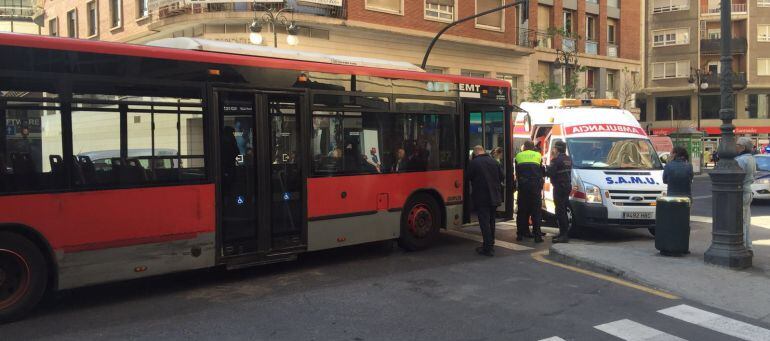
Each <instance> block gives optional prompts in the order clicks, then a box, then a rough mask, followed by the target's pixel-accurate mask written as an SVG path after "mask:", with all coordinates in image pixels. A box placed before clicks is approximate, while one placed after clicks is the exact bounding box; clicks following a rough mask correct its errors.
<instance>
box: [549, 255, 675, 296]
mask: <svg viewBox="0 0 770 341" xmlns="http://www.w3.org/2000/svg"><path fill="white" fill-rule="evenodd" d="M548 251H549V252H548V255H547V256H546V257H547V258H548V259H551V260H553V261H556V262H559V263H563V264H567V265H572V266H576V267H578V268H581V269H585V270H588V271H593V272H598V273H603V274H606V275H610V276H614V277H618V278H621V279H624V280H627V281H629V282H633V283H636V284H640V285H644V286H647V287H650V288H654V289H658V290H661V291H665V292H670V293H672V294H676V295H677V296H680V297H681V296H682V295H681V294H680V293H677V292H676V291H674V290H671V289H668V288H662V287H660V285H658V284H655V283H652V282H649V281H647V280H645V279H643V278H641V277H639V276H636V275H635V274H632V273H629V272H628V271H626V270H623V269H621V268H617V267H614V266H611V265H607V264H602V263H599V262H597V261H594V260H590V259H585V258H582V257H575V256H573V255H569V254H567V253H564V252H562V251H559V250H557V249H555V248H554V247H553V246H551V247H550V248H549V250H548Z"/></svg>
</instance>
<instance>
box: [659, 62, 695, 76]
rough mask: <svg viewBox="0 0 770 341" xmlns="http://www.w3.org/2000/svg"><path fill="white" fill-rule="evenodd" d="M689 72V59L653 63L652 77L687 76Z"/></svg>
mask: <svg viewBox="0 0 770 341" xmlns="http://www.w3.org/2000/svg"><path fill="white" fill-rule="evenodd" d="M689 72H690V61H689V60H679V61H673V62H661V63H652V79H671V78H687V77H689V75H690V74H689Z"/></svg>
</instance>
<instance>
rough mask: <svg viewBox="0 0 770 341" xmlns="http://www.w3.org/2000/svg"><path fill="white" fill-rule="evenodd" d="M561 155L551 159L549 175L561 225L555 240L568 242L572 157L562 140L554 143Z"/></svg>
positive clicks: (558, 220) (558, 221) (558, 222)
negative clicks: (568, 207) (568, 208)
mask: <svg viewBox="0 0 770 341" xmlns="http://www.w3.org/2000/svg"><path fill="white" fill-rule="evenodd" d="M554 148H555V149H557V152H558V153H559V155H557V156H556V157H555V158H553V159H551V164H550V165H548V177H549V178H550V179H551V185H552V186H553V202H554V205H556V222H557V224H558V225H559V236H558V237H556V238H554V242H556V243H559V242H562V243H566V242H567V241H569V228H570V226H569V219H568V218H567V205H569V195H570V193H571V192H572V158H570V157H569V155H567V154H566V153H565V151H566V144H565V143H564V142H562V141H557V142H555V143H554Z"/></svg>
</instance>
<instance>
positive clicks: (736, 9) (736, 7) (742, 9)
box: [700, 3, 748, 15]
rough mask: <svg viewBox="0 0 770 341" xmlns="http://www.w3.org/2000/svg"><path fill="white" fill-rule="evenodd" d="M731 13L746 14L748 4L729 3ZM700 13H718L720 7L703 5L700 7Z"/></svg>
mask: <svg viewBox="0 0 770 341" xmlns="http://www.w3.org/2000/svg"><path fill="white" fill-rule="evenodd" d="M731 9H732V14H746V13H748V5H747V4H745V3H742V4H732V5H731ZM700 12H701V14H703V15H719V13H721V12H722V8H721V7H719V6H717V7H708V6H704V7H701V11H700Z"/></svg>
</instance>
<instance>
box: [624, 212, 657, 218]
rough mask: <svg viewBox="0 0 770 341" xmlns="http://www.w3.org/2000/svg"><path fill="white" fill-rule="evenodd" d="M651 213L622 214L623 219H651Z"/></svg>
mask: <svg viewBox="0 0 770 341" xmlns="http://www.w3.org/2000/svg"><path fill="white" fill-rule="evenodd" d="M652 213H653V212H623V218H624V219H653V218H652Z"/></svg>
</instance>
